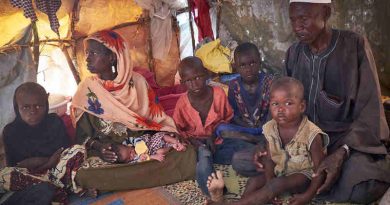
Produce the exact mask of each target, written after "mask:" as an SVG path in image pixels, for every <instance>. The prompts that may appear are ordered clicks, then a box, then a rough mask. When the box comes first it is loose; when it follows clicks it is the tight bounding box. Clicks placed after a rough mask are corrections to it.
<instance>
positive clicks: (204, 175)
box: [196, 139, 255, 196]
mask: <svg viewBox="0 0 390 205" xmlns="http://www.w3.org/2000/svg"><path fill="white" fill-rule="evenodd" d="M254 146H255V145H254V144H252V143H249V142H245V141H243V140H239V139H223V143H222V144H220V145H217V146H216V151H215V153H214V154H212V153H211V151H210V150H209V148H208V147H207V146H200V147H199V148H198V162H197V164H196V181H197V182H198V184H199V187H200V189H201V190H202V192H203V193H204V194H205V195H207V196H210V194H209V191H208V189H207V179H208V177H209V176H210V175H211V173H213V172H215V170H214V166H213V164H214V163H215V164H224V165H229V164H231V163H232V157H233V154H234V153H235V152H237V151H241V150H246V149H252V148H253V147H254Z"/></svg>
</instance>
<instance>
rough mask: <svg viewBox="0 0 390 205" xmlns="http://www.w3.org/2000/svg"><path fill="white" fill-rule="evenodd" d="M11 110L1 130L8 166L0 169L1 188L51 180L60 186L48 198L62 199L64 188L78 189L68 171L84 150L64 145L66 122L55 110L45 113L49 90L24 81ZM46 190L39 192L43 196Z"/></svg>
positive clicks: (20, 187)
mask: <svg viewBox="0 0 390 205" xmlns="http://www.w3.org/2000/svg"><path fill="white" fill-rule="evenodd" d="M14 110H15V115H16V118H15V120H14V121H13V122H11V123H9V124H8V125H6V126H5V128H4V130H3V136H4V147H5V155H6V162H7V167H5V168H3V169H1V170H0V176H1V178H2V179H3V180H2V182H0V189H2V190H7V191H22V190H25V189H26V188H29V187H30V186H32V185H36V184H40V183H50V184H52V185H54V186H52V187H53V188H55V187H57V188H56V189H59V191H56V193H57V195H56V196H49V197H51V198H50V201H51V200H54V201H58V202H64V201H65V200H66V198H65V196H66V192H65V190H66V191H68V190H71V191H73V192H76V191H78V190H76V189H73V188H75V187H76V186H73V185H72V184H74V183H73V182H74V181H72V180H73V178H72V177H71V176H69V174H71V173H73V172H75V171H76V170H77V169H78V168H79V166H80V165H81V163H82V161H83V156H84V155H83V154H84V153H85V152H84V151H83V149H82V148H81V151H77V150H78V149H79V147H77V146H76V147H75V148H72V150H73V151H75V152H70V151H69V150H70V148H68V149H65V148H67V147H69V145H70V143H69V138H68V136H67V134H66V130H65V126H64V124H63V122H62V121H61V119H60V118H59V117H58V116H57V115H56V114H49V113H48V111H49V103H48V94H47V93H46V91H45V89H44V88H43V87H42V86H40V85H39V84H37V83H33V82H27V83H24V84H22V85H20V86H19V87H18V88H17V89H16V91H15V94H14ZM64 156H66V157H65V158H64V159H60V158H62V157H64ZM68 162H69V163H70V164H72V165H73V166H68V165H67V163H68ZM56 166H57V168H55V167H56ZM59 166H60V168H62V169H60V168H58V167H59ZM63 166H66V168H65V169H63ZM63 179H64V180H63ZM64 182H69V183H68V184H66V183H65V184H64ZM46 192H47V191H45V193H42V195H41V196H42V197H46ZM47 193H49V192H47ZM53 193H54V192H53ZM59 193H60V194H59ZM53 197H54V199H52V198H53ZM20 203H22V202H20Z"/></svg>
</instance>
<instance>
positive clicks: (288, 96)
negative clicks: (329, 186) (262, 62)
mask: <svg viewBox="0 0 390 205" xmlns="http://www.w3.org/2000/svg"><path fill="white" fill-rule="evenodd" d="M305 106H306V105H305V101H304V100H303V85H302V83H301V82H299V81H298V80H296V79H294V78H290V77H283V78H280V79H278V80H276V81H274V82H273V84H272V86H271V94H270V110H271V115H272V120H271V121H269V122H267V123H266V124H265V125H264V126H263V133H264V136H265V137H266V139H267V141H268V145H267V146H266V148H263V149H262V150H260V151H259V152H258V153H257V155H256V156H257V159H258V160H257V165H258V166H257V167H258V169H259V171H261V172H264V174H262V175H259V176H257V177H253V178H251V179H250V180H249V181H248V184H247V187H246V190H245V193H244V194H243V196H242V199H241V200H240V201H239V202H237V204H253V203H255V204H266V203H269V202H271V201H272V200H274V198H275V197H277V196H278V195H280V194H282V193H284V192H289V193H292V194H294V195H293V196H292V198H291V199H290V200H289V204H295V205H296V204H307V203H308V202H310V201H311V199H312V198H313V197H314V196H315V195H316V193H317V189H318V188H319V187H320V186H321V184H322V183H323V180H324V176H323V175H319V176H315V177H314V178H312V176H313V174H314V171H315V170H316V169H318V166H319V164H320V162H321V161H322V160H323V159H324V158H325V156H326V146H327V145H328V143H329V138H328V135H327V134H325V133H324V132H322V131H321V129H320V128H318V127H317V126H316V125H315V124H313V123H312V122H310V121H309V120H308V118H307V117H306V116H305V115H304V112H305ZM222 187H223V179H222V178H221V173H217V175H215V174H212V175H211V176H210V177H209V181H208V188H209V191H210V194H211V197H212V200H213V201H216V202H218V201H221V200H222ZM224 204H225V203H224ZM233 204H235V203H233Z"/></svg>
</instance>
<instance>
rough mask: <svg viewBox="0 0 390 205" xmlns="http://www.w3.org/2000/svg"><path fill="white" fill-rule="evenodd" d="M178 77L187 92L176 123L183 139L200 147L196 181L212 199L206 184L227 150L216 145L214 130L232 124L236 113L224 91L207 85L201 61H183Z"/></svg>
mask: <svg viewBox="0 0 390 205" xmlns="http://www.w3.org/2000/svg"><path fill="white" fill-rule="evenodd" d="M179 74H180V77H181V82H182V84H184V85H185V86H186V87H187V89H188V91H187V93H186V94H185V95H183V96H181V97H180V98H179V100H178V102H177V104H176V107H175V111H174V113H173V119H174V120H175V123H176V127H177V130H178V131H179V133H180V135H181V136H183V137H184V138H186V139H188V140H189V141H190V142H191V144H192V145H194V146H195V147H197V151H198V162H197V166H196V179H197V182H198V184H199V186H200V188H201V190H202V191H203V193H204V194H206V195H209V194H208V190H207V186H206V182H207V177H208V176H209V175H210V174H211V173H212V172H213V170H214V168H213V162H215V163H218V162H219V160H221V158H223V157H225V152H224V150H222V149H220V148H219V147H218V146H216V145H215V142H216V141H215V137H214V131H215V127H216V126H218V125H219V124H220V123H227V122H229V121H230V119H231V118H232V117H233V111H232V108H231V107H230V105H229V103H228V100H227V98H226V94H225V93H224V91H223V90H222V88H219V87H210V86H208V85H206V80H207V79H208V74H207V71H206V69H205V68H204V67H203V64H202V61H201V60H200V59H199V58H197V57H187V58H185V59H183V60H182V61H181V62H180V64H179ZM217 143H218V142H217ZM222 160H223V159H222Z"/></svg>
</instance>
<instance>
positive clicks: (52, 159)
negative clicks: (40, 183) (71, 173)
mask: <svg viewBox="0 0 390 205" xmlns="http://www.w3.org/2000/svg"><path fill="white" fill-rule="evenodd" d="M62 151H64V148H63V147H61V148H59V149H58V150H57V151H56V152H54V153H53V154H52V155H51V156H50V158H49V160H48V161H47V162H46V166H45V167H46V168H53V167H55V166H57V163H58V162H59V161H60V157H61V153H62Z"/></svg>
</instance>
